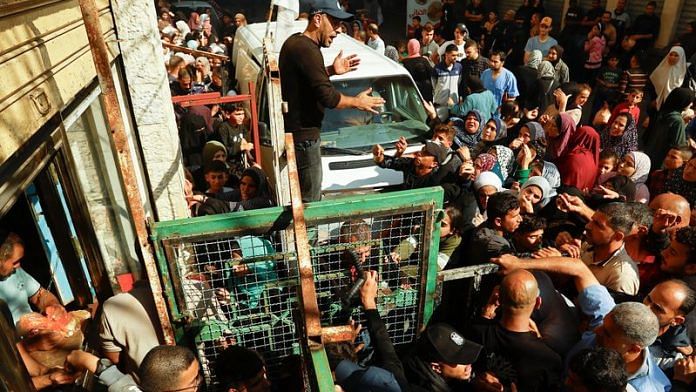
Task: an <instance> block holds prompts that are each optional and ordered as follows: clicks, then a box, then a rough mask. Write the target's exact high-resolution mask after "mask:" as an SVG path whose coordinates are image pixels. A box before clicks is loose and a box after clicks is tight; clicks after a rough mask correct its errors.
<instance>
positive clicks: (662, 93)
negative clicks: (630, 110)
mask: <svg viewBox="0 0 696 392" xmlns="http://www.w3.org/2000/svg"><path fill="white" fill-rule="evenodd" d="M672 52H676V53H677V54H678V55H679V62H677V63H676V64H674V65H669V62H668V58H669V53H672ZM669 53H667V56H665V58H663V59H662V61H661V62H660V65H658V66H657V68H655V70H654V71H653V73H652V74H650V81H651V82H652V84H653V86H655V92H656V93H657V109H658V110H659V109H660V107H661V106H662V103H663V102H665V99H667V96H668V95H669V93H671V92H672V90H674V89H675V88H678V87H681V85H682V83H684V77H685V76H686V53H684V49H683V48H682V47H681V46H673V47H672V49H670V50H669Z"/></svg>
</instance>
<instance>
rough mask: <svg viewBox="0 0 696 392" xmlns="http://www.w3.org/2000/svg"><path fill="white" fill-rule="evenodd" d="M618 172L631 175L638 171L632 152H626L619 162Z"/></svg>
mask: <svg viewBox="0 0 696 392" xmlns="http://www.w3.org/2000/svg"><path fill="white" fill-rule="evenodd" d="M617 172H618V173H619V174H620V175H622V176H626V177H629V178H630V177H631V176H632V175H633V173H635V172H636V163H635V162H634V161H633V156H631V155H630V154H626V155H624V156H623V158H621V162H620V163H619V170H617Z"/></svg>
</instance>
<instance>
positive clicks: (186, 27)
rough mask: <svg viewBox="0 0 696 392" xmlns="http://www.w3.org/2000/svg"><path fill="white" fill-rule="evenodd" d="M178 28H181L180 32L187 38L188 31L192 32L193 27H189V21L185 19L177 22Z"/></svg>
mask: <svg viewBox="0 0 696 392" xmlns="http://www.w3.org/2000/svg"><path fill="white" fill-rule="evenodd" d="M176 28H177V29H179V32H180V33H181V36H182V37H183V38H186V36H187V35H188V33H190V32H191V28H190V27H189V25H188V23H186V21H183V20H180V21H178V22H176Z"/></svg>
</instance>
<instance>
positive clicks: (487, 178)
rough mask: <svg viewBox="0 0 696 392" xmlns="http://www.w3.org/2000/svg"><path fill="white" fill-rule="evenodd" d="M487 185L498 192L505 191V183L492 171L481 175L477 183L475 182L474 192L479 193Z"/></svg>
mask: <svg viewBox="0 0 696 392" xmlns="http://www.w3.org/2000/svg"><path fill="white" fill-rule="evenodd" d="M486 185H490V186H492V187H493V188H495V191H496V192H500V191H501V190H502V189H503V181H501V180H500V177H498V175H497V174H495V173H493V172H490V171H486V172H483V173H481V174H479V176H478V178H477V179H476V181H474V190H475V191H477V192H478V190H479V189H481V188H482V187H484V186H486Z"/></svg>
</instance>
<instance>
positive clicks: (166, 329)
mask: <svg viewBox="0 0 696 392" xmlns="http://www.w3.org/2000/svg"><path fill="white" fill-rule="evenodd" d="M79 4H80V11H81V12H82V19H83V20H84V23H85V29H86V30H87V38H88V40H89V46H90V49H91V52H92V58H93V60H94V68H95V69H96V70H97V76H98V77H99V86H100V87H101V97H102V103H103V105H104V111H105V112H106V117H107V121H108V124H109V128H110V129H111V141H112V142H113V145H114V147H115V148H116V154H117V156H118V163H119V165H118V167H119V171H120V173H121V179H122V181H123V185H124V187H125V189H126V198H127V200H128V212H129V213H130V216H131V219H132V223H133V226H134V227H135V233H136V235H137V237H138V246H139V248H140V251H141V253H142V257H143V261H144V264H145V270H146V272H147V277H148V280H149V281H150V287H151V288H152V295H153V296H154V299H155V305H156V306H157V313H158V314H159V321H160V324H161V326H162V333H163V335H164V339H165V342H166V343H167V344H170V345H171V344H174V343H175V342H174V332H173V330H172V326H171V323H170V321H169V313H167V306H166V305H165V303H164V298H163V297H162V286H161V285H160V280H159V274H158V272H157V266H156V265H155V258H154V255H153V253H152V249H151V248H150V243H149V241H148V231H147V226H146V225H145V209H144V208H143V203H142V200H141V198H140V192H139V191H138V182H137V180H136V178H135V170H134V165H133V160H132V159H131V151H130V147H129V145H128V137H127V135H126V131H125V125H124V122H123V116H122V114H121V109H120V107H119V104H118V98H117V96H116V87H115V85H114V79H113V76H112V75H111V66H110V63H109V52H108V50H107V47H106V42H105V41H104V35H103V34H102V30H101V25H100V24H99V13H98V10H97V6H96V4H95V2H94V0H79Z"/></svg>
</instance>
